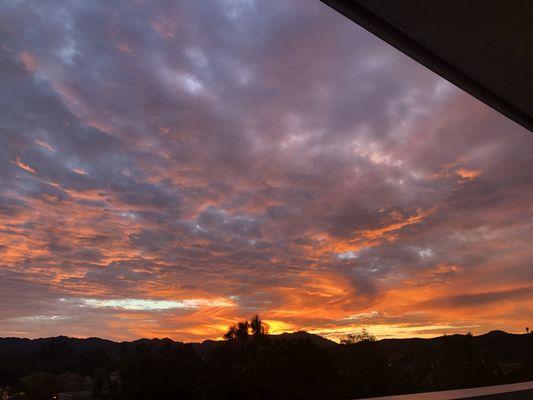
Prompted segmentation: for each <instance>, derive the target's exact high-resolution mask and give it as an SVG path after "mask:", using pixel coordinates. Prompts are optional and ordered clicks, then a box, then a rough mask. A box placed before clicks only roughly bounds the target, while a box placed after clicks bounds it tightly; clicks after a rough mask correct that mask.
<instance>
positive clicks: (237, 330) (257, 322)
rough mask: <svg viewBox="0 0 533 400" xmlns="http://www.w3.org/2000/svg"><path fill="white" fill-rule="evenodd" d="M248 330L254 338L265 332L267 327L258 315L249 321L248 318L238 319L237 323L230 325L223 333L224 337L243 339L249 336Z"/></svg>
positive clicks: (227, 338)
mask: <svg viewBox="0 0 533 400" xmlns="http://www.w3.org/2000/svg"><path fill="white" fill-rule="evenodd" d="M250 331H251V334H252V335H253V337H254V338H258V337H261V336H264V335H266V334H267V332H268V328H267V326H266V325H265V324H264V323H263V321H261V319H260V318H259V315H256V316H255V317H253V318H252V320H251V321H250V322H248V320H245V321H239V322H237V324H234V325H232V326H230V327H229V329H228V331H227V332H226V334H225V335H224V339H226V340H234V339H236V340H238V341H245V340H246V339H248V337H249V336H250Z"/></svg>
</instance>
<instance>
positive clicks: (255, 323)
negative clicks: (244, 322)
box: [250, 315, 268, 337]
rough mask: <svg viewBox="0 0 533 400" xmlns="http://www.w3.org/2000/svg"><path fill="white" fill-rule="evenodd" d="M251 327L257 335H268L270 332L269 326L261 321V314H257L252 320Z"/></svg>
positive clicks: (253, 333)
mask: <svg viewBox="0 0 533 400" xmlns="http://www.w3.org/2000/svg"><path fill="white" fill-rule="evenodd" d="M250 328H251V329H252V335H253V336H255V337H258V336H262V335H266V334H267V333H268V327H267V326H266V325H265V324H264V323H263V321H261V319H260V318H259V315H256V316H255V317H253V318H252V321H250Z"/></svg>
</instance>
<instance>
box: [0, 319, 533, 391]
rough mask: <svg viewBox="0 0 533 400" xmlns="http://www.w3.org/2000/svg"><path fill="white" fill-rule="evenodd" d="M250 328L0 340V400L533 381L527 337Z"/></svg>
mask: <svg viewBox="0 0 533 400" xmlns="http://www.w3.org/2000/svg"><path fill="white" fill-rule="evenodd" d="M253 323H254V321H253V320H252V323H251V324H253ZM247 324H248V323H247ZM251 324H248V325H247V326H241V325H240V324H238V325H236V326H234V327H232V328H231V329H230V331H229V332H228V334H227V336H226V340H225V341H205V342H203V343H198V344H184V343H179V342H174V341H172V340H170V339H153V340H147V339H142V340H138V341H135V342H127V343H126V342H123V343H116V342H111V341H107V340H102V339H97V338H91V339H72V338H67V337H56V338H47V339H36V340H28V339H17V338H5V339H0V388H1V389H0V399H1V400H4V399H39V400H40V399H43V400H44V399H46V400H48V399H53V398H59V399H81V398H83V399H128V400H132V399H143V400H150V399H153V400H156V399H157V400H164V399H350V398H351V399H353V398H358V397H365V396H377V395H387V394H400V393H413V392H422V391H434V390H445V389H455V388H463V387H475V386H484V385H496V384H503V383H511V382H518V381H525V380H532V379H533V335H531V334H524V335H514V334H507V333H504V332H501V331H495V332H490V333H488V334H486V335H481V336H472V335H451V336H443V337H439V338H434V339H398V340H380V341H375V340H372V339H373V338H372V336H371V335H368V334H367V333H363V334H362V335H356V336H353V337H351V338H347V340H346V341H345V342H344V344H336V343H334V342H331V341H329V340H327V339H324V338H322V337H320V336H316V335H311V334H308V333H305V332H297V333H293V334H283V335H267V334H266V331H265V330H264V328H263V326H262V324H260V321H259V325H257V321H256V322H255V324H256V325H255V328H254V327H253V326H251Z"/></svg>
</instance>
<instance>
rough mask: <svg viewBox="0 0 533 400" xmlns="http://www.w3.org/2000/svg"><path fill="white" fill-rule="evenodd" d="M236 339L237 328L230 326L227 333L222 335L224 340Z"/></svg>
mask: <svg viewBox="0 0 533 400" xmlns="http://www.w3.org/2000/svg"><path fill="white" fill-rule="evenodd" d="M236 338H237V326H236V325H232V326H230V327H229V329H228V331H227V332H226V333H225V334H224V339H226V340H231V339H236Z"/></svg>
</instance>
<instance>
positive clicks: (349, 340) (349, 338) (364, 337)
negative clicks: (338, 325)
mask: <svg viewBox="0 0 533 400" xmlns="http://www.w3.org/2000/svg"><path fill="white" fill-rule="evenodd" d="M375 341H376V337H375V336H374V335H372V334H371V333H370V332H368V331H367V330H366V329H365V328H363V329H361V331H359V332H356V333H350V334H348V335H346V336H345V337H343V338H342V339H341V340H340V342H341V344H344V345H349V344H355V343H359V342H375Z"/></svg>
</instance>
